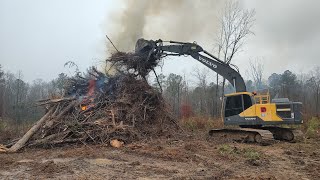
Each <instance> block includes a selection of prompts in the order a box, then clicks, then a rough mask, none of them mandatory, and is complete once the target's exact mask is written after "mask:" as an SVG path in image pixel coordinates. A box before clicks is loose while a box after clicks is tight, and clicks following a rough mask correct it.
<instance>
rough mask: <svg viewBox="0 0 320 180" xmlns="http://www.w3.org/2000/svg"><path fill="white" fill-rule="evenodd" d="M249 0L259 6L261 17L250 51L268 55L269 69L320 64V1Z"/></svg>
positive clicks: (297, 70)
mask: <svg viewBox="0 0 320 180" xmlns="http://www.w3.org/2000/svg"><path fill="white" fill-rule="evenodd" d="M249 4H251V5H252V6H253V7H254V8H255V9H256V12H257V21H256V28H255V33H256V36H255V37H254V39H253V41H252V42H251V43H250V47H249V48H252V49H249V48H248V50H249V51H248V53H251V52H255V53H259V54H258V55H259V56H264V57H265V59H266V63H267V64H266V66H265V67H266V72H268V73H271V72H272V71H276V72H283V71H284V70H285V69H291V70H293V71H296V72H299V71H304V72H306V71H308V70H310V69H311V68H312V67H313V66H319V65H320V62H319V55H320V54H319V51H318V50H319V45H318V42H319V40H320V23H318V20H319V18H320V11H319V7H320V1H317V0H308V1H303V0H283V1H277V0H270V1H258V2H257V1H256V2H250V3H249ZM252 55H255V54H252ZM275 64H276V65H277V66H275Z"/></svg>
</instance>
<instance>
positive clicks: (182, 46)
mask: <svg viewBox="0 0 320 180" xmlns="http://www.w3.org/2000/svg"><path fill="white" fill-rule="evenodd" d="M164 43H169V44H168V45H164ZM135 51H136V53H141V54H144V55H146V56H147V59H148V61H155V60H157V59H160V58H161V57H165V56H181V55H184V56H185V55H189V56H191V57H193V58H194V59H196V60H198V61H199V62H201V63H202V64H204V65H205V66H207V67H208V68H210V69H211V70H213V71H215V72H217V73H218V74H219V75H221V76H223V77H224V78H226V79H227V80H228V81H229V82H230V83H231V84H232V85H233V86H234V88H235V89H236V92H245V91H246V86H245V83H244V80H243V78H242V77H241V75H240V74H239V72H238V71H237V70H235V69H234V68H232V67H231V66H230V65H229V64H227V63H225V62H223V61H221V60H220V59H219V58H217V57H215V56H213V55H212V54H210V53H209V52H207V51H205V50H204V49H203V48H202V47H201V46H199V45H197V44H196V43H185V42H177V41H168V42H164V41H162V40H157V41H153V40H145V39H139V40H138V41H137V43H136V48H135Z"/></svg>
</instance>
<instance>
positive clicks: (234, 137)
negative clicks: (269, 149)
mask: <svg viewBox="0 0 320 180" xmlns="http://www.w3.org/2000/svg"><path fill="white" fill-rule="evenodd" d="M209 136H211V137H214V138H224V140H229V141H230V140H231V141H238V142H245V143H261V142H262V141H263V140H272V139H274V140H281V141H288V142H294V141H295V140H298V139H301V138H302V132H301V131H299V130H294V129H289V128H281V127H261V128H257V129H256V128H230V129H212V130H210V131H209Z"/></svg>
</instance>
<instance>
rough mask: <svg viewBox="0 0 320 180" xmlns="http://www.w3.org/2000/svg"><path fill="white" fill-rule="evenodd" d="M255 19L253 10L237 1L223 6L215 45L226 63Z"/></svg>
mask: <svg viewBox="0 0 320 180" xmlns="http://www.w3.org/2000/svg"><path fill="white" fill-rule="evenodd" d="M254 21H255V10H254V9H251V10H244V9H242V7H241V5H240V3H239V1H235V0H230V1H227V2H226V4H225V8H224V10H223V13H222V14H221V18H220V32H219V33H217V38H216V40H217V45H218V47H219V52H220V51H221V53H222V56H223V61H224V62H226V63H227V64H230V63H231V60H232V59H233V58H234V57H235V55H236V54H237V53H238V52H239V50H240V49H241V47H243V45H244V40H245V39H246V38H247V37H248V35H251V34H253V32H252V31H251V29H252V26H253V25H254ZM224 86H225V78H223V83H222V95H224Z"/></svg>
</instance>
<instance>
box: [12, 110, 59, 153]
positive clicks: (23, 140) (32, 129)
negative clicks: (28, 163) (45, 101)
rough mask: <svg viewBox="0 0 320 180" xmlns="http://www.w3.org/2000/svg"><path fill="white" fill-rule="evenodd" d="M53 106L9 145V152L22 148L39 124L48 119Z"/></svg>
mask: <svg viewBox="0 0 320 180" xmlns="http://www.w3.org/2000/svg"><path fill="white" fill-rule="evenodd" d="M53 110H54V108H51V109H50V110H49V111H48V112H47V114H45V115H44V116H43V117H42V118H41V119H40V120H39V121H38V122H37V123H36V124H35V125H34V126H33V127H32V128H31V129H30V130H29V131H28V132H27V133H26V134H25V135H24V136H23V137H22V138H21V139H20V140H19V141H18V142H17V143H15V144H14V145H13V146H11V147H10V149H9V150H8V151H9V152H17V151H18V150H19V149H20V148H22V147H23V146H24V145H25V144H26V142H27V141H28V140H29V139H30V138H31V136H32V135H33V134H34V133H35V132H36V131H37V130H38V129H39V128H40V126H41V125H42V124H43V123H44V122H45V121H46V120H47V119H48V117H49V116H50V114H51V113H52V112H53Z"/></svg>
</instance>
